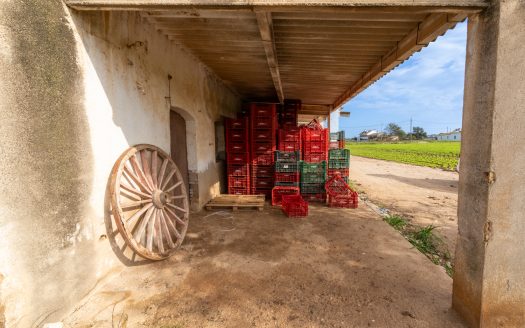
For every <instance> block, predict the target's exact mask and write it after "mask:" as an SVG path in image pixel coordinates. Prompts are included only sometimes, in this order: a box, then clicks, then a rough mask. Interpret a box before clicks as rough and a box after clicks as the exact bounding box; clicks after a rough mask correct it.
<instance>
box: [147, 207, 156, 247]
mask: <svg viewBox="0 0 525 328" xmlns="http://www.w3.org/2000/svg"><path fill="white" fill-rule="evenodd" d="M156 219H157V211H156V210H154V211H153V218H152V219H151V220H150V221H149V222H148V230H147V239H148V241H147V242H146V248H147V249H148V250H149V251H150V252H151V251H153V228H154V227H155V220H156Z"/></svg>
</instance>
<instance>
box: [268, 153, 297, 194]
mask: <svg viewBox="0 0 525 328" xmlns="http://www.w3.org/2000/svg"><path fill="white" fill-rule="evenodd" d="M300 159H301V152H300V151H290V152H289V151H280V150H276V151H275V179H274V184H275V186H292V187H299V182H300V181H299V161H300Z"/></svg>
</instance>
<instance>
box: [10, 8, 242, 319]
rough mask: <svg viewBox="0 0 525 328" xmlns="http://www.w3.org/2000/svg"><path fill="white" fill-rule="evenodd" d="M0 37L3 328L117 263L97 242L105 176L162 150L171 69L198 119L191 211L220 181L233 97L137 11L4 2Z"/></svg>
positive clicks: (58, 301) (59, 310)
mask: <svg viewBox="0 0 525 328" xmlns="http://www.w3.org/2000/svg"><path fill="white" fill-rule="evenodd" d="M0 43H1V44H2V46H1V47H0V77H1V78H0V94H1V97H0V127H1V128H0V154H1V156H0V167H1V169H2V173H3V174H2V175H0V188H1V189H0V194H1V195H2V198H0V327H1V326H2V324H1V323H2V321H3V320H4V317H5V321H6V322H7V326H8V327H13V326H19V327H28V326H31V325H33V324H39V323H43V322H50V321H56V320H59V319H60V318H61V316H63V315H64V314H65V313H67V312H68V311H69V310H71V307H72V306H74V305H75V304H76V302H77V301H78V300H79V299H81V298H82V297H83V296H84V295H86V294H87V293H89V291H90V290H91V289H92V288H94V287H95V286H96V284H97V281H98V280H99V279H103V277H104V276H105V275H106V274H107V273H108V272H109V271H110V270H115V269H121V268H122V264H121V263H120V262H119V261H118V260H117V258H116V257H115V255H114V254H113V252H112V250H111V247H110V245H109V243H108V240H107V239H106V238H104V235H105V234H106V230H105V229H106V228H105V224H104V214H105V209H104V198H105V192H106V183H107V179H108V176H109V173H110V170H111V167H112V166H113V163H114V161H115V160H116V159H117V157H118V156H119V154H120V153H122V152H123V151H124V150H125V149H126V148H127V147H128V146H129V145H133V144H138V143H151V144H155V145H157V146H159V147H161V148H163V149H164V150H167V151H169V149H170V144H169V141H170V131H169V110H170V105H169V103H168V101H167V100H166V98H165V97H167V96H168V94H169V92H168V79H167V76H168V74H171V75H172V76H173V79H172V81H171V103H172V105H173V106H176V107H178V108H181V109H183V110H184V111H186V112H187V114H186V115H187V117H188V118H191V119H193V122H192V123H190V124H188V132H187V133H188V134H191V135H192V139H191V140H192V142H193V144H191V145H189V147H188V151H189V152H193V154H191V155H190V159H189V164H190V170H192V171H193V172H194V173H195V174H196V176H197V177H198V179H197V180H198V187H199V188H198V189H199V196H200V197H199V198H200V199H199V203H198V204H196V205H194V206H195V207H198V206H200V205H202V203H204V202H205V201H206V200H207V198H209V197H210V196H211V194H212V193H213V192H214V190H215V189H216V188H215V187H213V185H214V181H215V180H216V181H218V172H217V170H216V168H215V166H216V165H215V146H214V139H215V137H214V121H216V120H219V119H220V117H221V115H224V116H231V115H233V113H234V112H235V111H236V110H237V109H238V106H239V100H238V99H237V97H236V96H235V95H234V94H233V93H232V92H231V91H230V90H228V89H227V88H225V87H224V86H223V84H222V83H221V82H220V81H218V80H217V79H216V78H215V77H214V76H213V75H212V74H211V73H209V72H208V71H207V70H206V68H205V67H204V66H202V65H201V64H200V63H199V62H198V60H196V59H195V58H193V57H192V56H191V55H189V54H188V53H186V52H185V51H184V50H182V49H180V48H178V47H177V46H175V45H173V44H171V43H170V42H168V41H167V40H166V39H165V37H163V36H162V35H160V34H158V33H157V32H156V31H155V30H154V29H152V28H151V27H150V26H149V25H148V24H147V23H146V22H144V21H143V20H142V19H141V18H140V16H139V15H138V14H136V13H130V14H127V13H120V14H119V13H86V14H77V13H72V17H71V16H70V15H69V11H68V10H67V8H65V7H64V6H63V4H62V3H61V1H60V0H38V1H35V0H6V1H2V2H0ZM190 147H191V148H190ZM201 176H202V179H201Z"/></svg>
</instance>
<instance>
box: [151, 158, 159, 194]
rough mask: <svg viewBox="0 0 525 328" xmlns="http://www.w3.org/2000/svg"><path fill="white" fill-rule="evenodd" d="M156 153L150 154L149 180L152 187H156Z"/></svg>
mask: <svg viewBox="0 0 525 328" xmlns="http://www.w3.org/2000/svg"><path fill="white" fill-rule="evenodd" d="M158 156H159V155H158V152H157V151H156V150H154V151H153V153H151V178H152V180H153V185H154V186H155V187H157V170H158V167H157V160H158Z"/></svg>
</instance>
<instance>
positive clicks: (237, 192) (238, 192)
mask: <svg viewBox="0 0 525 328" xmlns="http://www.w3.org/2000/svg"><path fill="white" fill-rule="evenodd" d="M228 194H230V195H250V194H251V189H250V188H233V187H228Z"/></svg>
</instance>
